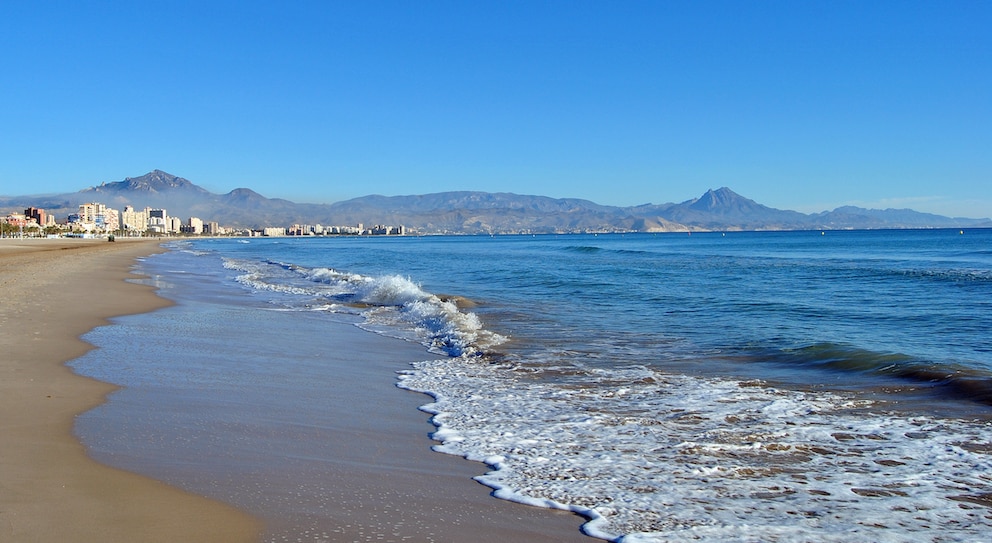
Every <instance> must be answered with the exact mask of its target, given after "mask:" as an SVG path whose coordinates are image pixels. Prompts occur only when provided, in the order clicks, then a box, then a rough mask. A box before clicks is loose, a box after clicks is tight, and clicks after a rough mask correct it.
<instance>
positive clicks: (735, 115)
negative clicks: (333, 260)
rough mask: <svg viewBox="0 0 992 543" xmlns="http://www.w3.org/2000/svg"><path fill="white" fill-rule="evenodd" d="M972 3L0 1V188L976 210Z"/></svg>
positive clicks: (990, 127) (984, 106) (989, 80)
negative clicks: (719, 196) (715, 199)
mask: <svg viewBox="0 0 992 543" xmlns="http://www.w3.org/2000/svg"><path fill="white" fill-rule="evenodd" d="M989 29H992V2H988V1H984V0H983V1H958V2H955V1H947V0H942V1H930V2H918V1H913V0H902V1H893V2H885V1H875V2H872V1H865V0H859V1H845V0H830V1H815V0H809V1H785V2H777V1H770V0H769V1H766V0H758V1H751V2H745V1H731V2H724V1H675V0H672V1H664V0H658V1H650V2H640V1H597V2H586V1H581V0H569V1H561V2H557V1H552V2H542V1H537V0H530V1H514V0H505V1H498V2H483V1H471V2H469V1H460V2H448V1H431V0H424V1H410V0H406V1H397V2H380V1H367V2H366V1H362V2H355V1H346V2H336V1H330V0H326V1H316V2H293V1H287V2H272V1H253V0H242V1H237V2H212V1H209V0H199V1H194V2H183V1H156V0H146V1H140V2H134V1H127V2H112V1H105V2H100V1H87V2H78V1H67V2H50V1H44V0H35V1H31V0H27V1H21V0H2V1H0V195H8V196H10V195H27V194H49V193H60V192H74V191H77V190H81V189H84V188H87V187H89V186H93V185H98V184H100V183H104V182H114V181H120V180H123V179H124V178H125V177H137V176H140V175H143V174H145V173H147V172H149V171H151V170H154V169H160V170H164V171H167V172H169V173H171V174H173V175H178V176H180V177H185V178H187V179H189V180H190V181H192V182H193V183H196V184H197V185H200V186H202V187H204V188H206V189H207V190H210V191H212V192H216V193H226V192H229V191H231V190H233V189H235V188H240V187H247V188H251V189H253V190H255V191H256V192H259V193H260V194H262V195H263V196H267V197H270V198H285V199H288V200H292V201H295V202H310V203H332V202H337V201H341V200H346V199H349V198H354V197H358V196H364V195H368V194H383V195H408V194H426V193H434V192H443V191H451V190H478V191H488V192H514V193H517V194H534V195H543V196H551V197H555V198H566V197H569V198H584V199H588V200H592V201H594V202H597V203H600V204H607V205H618V206H629V205H639V204H644V203H655V204H660V203H666V202H681V201H684V200H688V199H691V198H695V197H698V196H700V195H702V194H703V193H704V192H706V190H708V189H716V188H720V187H729V188H731V189H732V190H734V191H735V192H737V193H739V194H741V195H743V196H745V197H748V198H751V199H753V200H755V201H757V202H759V203H762V204H765V205H768V206H771V207H775V208H779V209H792V210H797V211H802V212H807V213H809V212H817V211H823V210H828V209H834V208H836V207H838V206H842V205H858V206H861V207H869V208H889V207H894V208H912V209H916V210H918V211H926V212H932V213H938V214H941V215H948V216H962V217H972V218H979V217H990V216H992V31H990V30H989Z"/></svg>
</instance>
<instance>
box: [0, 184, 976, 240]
mask: <svg viewBox="0 0 992 543" xmlns="http://www.w3.org/2000/svg"><path fill="white" fill-rule="evenodd" d="M87 202H99V203H103V204H106V205H107V206H109V207H113V208H117V209H122V208H123V207H124V206H127V205H131V206H134V207H136V208H139V209H141V208H144V207H152V208H156V209H165V210H166V211H167V212H168V214H169V215H172V216H178V217H183V218H187V217H198V218H201V219H203V220H204V221H214V222H217V223H220V224H222V225H224V226H229V227H235V228H245V227H254V228H257V227H264V226H288V225H291V224H323V225H351V224H357V223H363V224H390V225H404V226H406V227H407V228H408V229H410V230H411V231H415V232H419V233H452V234H479V233H550V232H633V231H637V232H673V231H675V232H677V231H686V230H697V231H704V230H806V229H880V228H963V227H971V228H974V227H992V220H990V219H988V218H985V219H966V218H952V217H943V216H940V215H933V214H928V213H919V212H917V211H913V210H910V209H885V210H877V209H864V208H858V207H851V206H845V207H841V208H837V209H835V210H833V211H824V212H822V213H814V214H804V213H799V212H797V211H789V210H781V209H774V208H771V207H768V206H765V205H762V204H759V203H757V202H755V201H754V200H751V199H749V198H745V197H744V196H741V195H739V194H737V193H735V192H734V191H732V190H731V189H729V188H726V187H723V188H720V189H716V190H709V191H707V192H706V193H705V194H703V195H702V196H700V197H699V198H695V199H692V200H687V201H685V202H681V203H666V204H645V205H640V206H631V207H616V206H605V205H600V204H597V203H595V202H591V201H588V200H582V199H577V198H549V197H546V196H531V195H520V194H512V193H489V192H471V191H462V192H441V193H435V194H422V195H409V196H381V195H370V196H363V197H361V198H355V199H351V200H346V201H342V202H336V203H330V204H298V203H295V202H291V201H289V200H284V199H280V198H267V197H265V196H262V195H261V194H258V193H257V192H255V191H253V190H251V189H248V188H238V189H235V190H232V191H231V192H228V193H227V194H215V193H212V192H210V191H207V190H206V189H203V188H202V187H200V186H198V185H196V184H195V183H193V182H191V181H190V180H188V179H184V178H182V177H179V176H176V175H173V174H170V173H167V172H164V171H161V170H154V171H151V172H149V173H147V174H145V175H142V176H140V177H133V178H132V177H127V178H124V179H123V180H121V181H115V182H107V183H101V184H100V185H98V186H93V187H89V188H86V189H83V190H80V191H78V192H74V193H67V194H57V195H43V196H0V210H6V211H22V210H23V209H24V208H27V207H38V208H42V209H45V210H46V211H48V212H49V213H54V214H55V215H56V216H62V217H64V216H65V215H67V214H69V213H75V212H76V211H77V209H78V206H79V204H81V203H87Z"/></svg>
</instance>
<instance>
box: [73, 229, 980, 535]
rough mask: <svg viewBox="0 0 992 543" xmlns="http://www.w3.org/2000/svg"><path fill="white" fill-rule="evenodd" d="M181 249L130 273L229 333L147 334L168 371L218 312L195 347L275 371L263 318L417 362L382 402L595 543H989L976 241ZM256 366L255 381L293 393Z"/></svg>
mask: <svg viewBox="0 0 992 543" xmlns="http://www.w3.org/2000/svg"><path fill="white" fill-rule="evenodd" d="M172 249H173V250H172V251H170V252H169V253H166V254H163V255H159V256H156V257H153V258H149V259H147V260H146V261H144V262H143V263H142V265H141V269H142V271H144V272H145V273H147V274H149V275H151V276H152V277H153V278H154V280H155V281H156V283H157V284H158V285H159V286H160V287H161V288H163V289H164V290H165V291H166V292H168V291H169V289H174V290H183V292H184V293H185V294H183V295H184V296H186V297H188V298H190V299H199V300H209V301H210V304H211V305H210V306H209V307H210V308H212V309H211V310H210V311H213V312H223V313H224V315H223V316H218V315H211V314H209V312H208V314H204V312H203V311H200V312H199V313H197V316H196V317H195V318H193V317H191V316H189V315H187V316H185V317H184V318H182V319H179V320H176V321H170V322H173V323H174V324H173V325H172V326H171V327H164V331H162V332H161V336H160V337H158V338H156V337H155V333H156V332H155V327H153V326H148V327H146V328H145V329H142V330H141V334H140V335H141V338H142V339H141V340H140V341H143V342H148V341H151V342H153V343H154V342H156V341H157V342H158V344H159V345H160V346H161V348H162V349H163V350H165V351H166V352H168V348H169V346H168V343H169V341H170V340H169V337H175V334H177V333H183V334H190V335H192V336H196V335H197V333H198V327H197V319H203V320H208V319H213V320H217V319H218V318H220V319H223V320H225V321H226V322H230V323H232V324H231V326H232V327H234V328H233V329H232V330H230V331H229V333H228V334H224V336H225V337H226V338H227V339H225V337H216V338H204V339H203V341H212V342H215V343H216V345H215V346H216V348H217V349H225V348H227V347H225V346H224V345H225V344H224V342H225V341H230V339H229V338H230V337H238V338H239V339H238V344H237V345H236V346H232V348H237V349H246V350H251V349H259V348H264V349H266V350H267V351H271V353H273V354H271V356H278V355H277V354H274V353H278V352H296V351H306V350H307V349H308V345H309V344H310V343H311V342H315V341H316V340H315V339H314V340H308V339H307V337H292V334H278V335H274V336H277V337H273V336H267V335H266V334H264V332H258V333H249V334H241V335H240V336H239V335H238V334H237V330H238V329H241V330H243V329H244V328H245V327H246V326H249V325H250V324H251V323H252V322H254V321H257V320H258V319H259V318H260V317H258V315H260V314H263V313H264V314H265V315H266V317H265V318H278V319H288V320H287V321H286V322H293V319H297V320H298V321H299V322H303V320H306V322H307V323H308V329H312V327H313V325H314V324H315V320H316V325H317V326H320V323H321V322H322V321H321V319H326V323H327V326H341V325H342V324H341V322H342V320H344V321H347V322H355V323H357V325H358V326H360V327H361V328H363V329H365V330H367V331H368V333H370V334H381V335H387V336H392V337H398V338H402V339H405V340H408V341H410V342H414V343H417V344H422V345H423V346H424V347H425V351H424V356H423V360H422V361H420V362H417V363H415V364H412V365H411V366H410V367H409V368H408V369H406V370H404V371H402V372H401V373H400V375H399V376H398V379H397V386H400V387H402V388H406V389H409V390H414V391H420V392H424V393H427V394H429V395H430V396H432V397H433V398H434V401H433V402H432V403H429V404H427V405H425V406H423V407H422V409H423V410H425V411H427V412H429V413H431V414H433V415H434V416H433V422H434V424H435V425H436V426H437V431H436V432H435V433H434V434H433V438H434V440H436V445H435V448H436V450H438V451H439V452H441V453H448V454H453V455H460V456H464V457H466V458H470V459H473V460H478V461H482V462H485V463H486V464H488V466H489V467H490V471H489V472H488V473H486V474H485V475H483V476H481V477H479V480H480V482H482V483H484V484H486V485H488V486H490V487H492V488H493V489H494V494H495V496H497V497H499V498H503V499H507V500H514V501H519V502H522V503H527V504H532V505H536V506H542V507H551V508H561V509H567V510H572V511H575V512H578V513H580V514H582V515H584V516H585V517H586V518H588V519H589V521H588V522H587V523H586V524H585V525H584V527H583V529H584V531H586V533H588V534H590V535H592V536H595V537H600V538H603V539H612V540H622V541H665V542H670V541H714V542H716V541H720V542H725V541H776V542H803V541H843V542H852V541H865V542H869V541H871V542H878V541H894V542H895V541H907V542H909V541H913V542H918V541H982V540H986V539H985V538H987V536H988V532H989V530H990V529H992V230H965V231H958V230H953V231H951V230H928V231H857V232H854V231H852V232H767V233H741V232H728V233H694V234H692V235H687V234H684V233H683V234H656V235H654V234H637V235H598V236H597V235H560V236H554V235H544V236H496V237H474V236H473V237H423V238H417V237H405V238H384V237H380V238H357V237H354V238H353V237H348V238H344V237H342V238H313V239H307V238H280V239H259V238H253V239H241V240H238V239H210V240H197V241H189V242H187V241H183V242H176V243H173V244H172ZM177 323H178V324H177ZM177 326H180V327H186V328H183V329H182V330H177V329H176V327H177ZM286 328H287V327H286V326H285V325H281V327H280V328H279V329H280V330H285V329H286ZM122 333H125V332H124V331H122V329H120V328H118V329H114V330H110V331H108V332H107V335H108V336H109V335H110V334H116V337H118V338H119V337H120V336H121V334H122ZM95 334H96V335H95V336H94V337H93V338H91V341H93V342H94V343H96V344H97V345H100V344H101V339H100V337H99V336H100V334H101V332H99V331H98V332H95ZM246 336H247V337H246ZM149 338H151V339H149ZM119 344H120V341H118V343H116V344H115V345H118V347H117V349H118V350H120V349H121V347H120V346H119ZM100 352H102V354H93V355H92V356H91V357H90V358H87V357H84V358H83V359H81V360H80V361H78V362H77V363H76V364H75V367H76V368H77V371H80V372H82V373H86V374H90V375H93V376H96V377H99V378H102V379H105V380H108V381H112V382H119V383H121V384H124V385H128V384H129V382H142V381H148V380H154V379H155V376H156V375H157V374H160V373H162V372H167V373H170V374H176V375H182V374H183V371H182V370H181V368H182V367H183V366H182V365H183V364H184V361H183V360H182V356H181V354H180V353H175V354H177V356H173V357H170V359H169V363H168V369H167V370H166V369H163V366H162V365H158V366H157V367H156V365H152V366H151V367H144V366H143V365H142V364H139V363H136V362H126V363H125V362H120V363H118V364H105V363H104V364H96V363H95V362H94V358H93V357H96V358H101V357H102V358H104V359H105V358H106V357H107V354H108V353H107V351H106V349H101V350H99V351H95V353H100ZM110 354H111V355H113V353H112V352H111V353H110ZM308 356H311V357H313V358H315V359H319V356H320V355H319V352H315V353H310V354H308ZM117 358H118V359H119V360H132V358H131V357H130V356H128V355H127V353H118V354H117ZM233 358H237V357H233ZM189 363H190V364H197V365H199V366H203V367H197V368H196V370H197V375H199V376H201V377H199V378H200V379H203V382H202V383H198V384H197V385H196V386H202V387H204V388H207V387H209V388H214V389H215V388H222V387H224V386H225V384H226V383H229V382H231V381H233V380H235V379H244V378H245V377H244V375H243V373H239V369H238V366H237V365H233V364H229V363H228V362H225V361H223V360H219V361H211V362H210V363H204V362H203V361H202V360H199V359H197V360H196V361H195V362H189ZM275 367H276V368H277V367H278V366H275ZM177 368H180V369H177ZM313 371H314V372H318V373H319V371H320V369H319V364H317V365H316V366H315V368H314V369H313ZM270 373H271V374H267V375H263V376H261V377H259V376H257V375H256V374H254V373H253V374H252V375H255V377H253V378H258V379H264V380H266V382H268V383H270V382H271V381H272V380H278V381H279V382H280V383H282V382H284V383H285V385H284V386H286V387H290V389H291V388H292V387H294V386H300V387H302V383H297V384H296V385H294V381H293V378H291V377H289V376H286V375H281V374H279V371H278V369H274V370H271V371H270ZM301 379H303V378H301ZM306 379H310V377H307V378H305V379H304V380H306ZM239 386H244V384H243V383H242V384H239ZM195 389H196V387H193V390H195ZM194 396H195V395H194ZM190 401H195V397H191V398H190ZM113 402H114V400H113V399H112V400H111V402H110V403H111V404H113ZM217 416H218V417H223V414H222V413H221V414H218V415H217ZM97 418H98V417H97ZM93 424H97V423H93ZM135 424H140V423H139V422H136V423H135ZM156 424H159V425H160V424H162V422H161V421H155V420H153V421H149V422H148V423H147V425H149V426H154V425H156ZM108 431H109V430H106V429H105V430H104V433H106V432H108ZM136 431H138V432H140V430H134V429H133V428H132V430H130V433H132V434H133V433H134V432H136ZM279 438H280V439H283V440H285V441H287V442H289V443H291V442H293V440H294V439H299V438H297V437H294V435H293V434H292V433H291V432H287V433H286V435H285V436H280V437H279ZM218 439H244V436H240V435H239V434H238V432H237V429H236V428H234V429H231V431H230V435H227V436H226V437H224V436H222V437H218ZM84 441H85V436H84ZM103 447H104V448H108V447H109V448H110V449H113V447H114V445H113V444H111V445H103ZM121 447H122V448H124V447H125V445H121ZM221 449H223V445H222V444H221V443H219V444H218V454H221V453H220V450H221ZM236 463H237V460H235V459H225V460H224V461H223V462H220V465H218V466H217V469H218V470H220V471H225V470H228V471H230V470H234V471H236V469H235V468H233V467H231V466H232V465H235V464H236ZM230 476H231V477H237V476H239V475H238V474H237V473H231V474H230ZM192 486H193V487H195V485H192ZM298 491H299V492H311V493H314V494H315V495H319V494H320V492H321V490H320V489H301V490H298ZM318 499H319V497H318Z"/></svg>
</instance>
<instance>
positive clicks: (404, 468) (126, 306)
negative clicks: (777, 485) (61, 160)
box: [0, 240, 594, 543]
mask: <svg viewBox="0 0 992 543" xmlns="http://www.w3.org/2000/svg"><path fill="white" fill-rule="evenodd" d="M158 250H159V247H158V245H157V243H156V242H133V241H122V242H119V243H107V242H105V241H102V242H98V241H88V240H65V241H59V240H36V241H19V240H0V330H2V336H0V346H2V352H3V353H4V356H3V359H2V360H0V372H2V373H0V375H2V380H0V387H2V388H0V405H2V406H3V408H2V410H0V413H2V415H0V431H2V432H3V439H2V444H3V445H2V454H0V541H8V540H9V541H51V540H71V541H83V542H85V541H104V542H106V541H110V542H114V541H258V540H263V539H265V538H266V534H269V535H270V536H271V535H272V534H273V533H279V532H280V530H281V529H282V528H283V527H282V526H280V523H281V522H285V521H286V519H284V518H283V517H281V514H280V513H279V511H277V510H267V509H266V508H265V507H261V508H259V507H256V504H253V503H250V502H244V503H239V504H238V505H239V506H241V507H243V508H244V509H245V510H246V511H251V513H252V514H251V515H250V514H249V513H246V512H243V511H241V510H239V509H236V508H234V507H233V506H229V505H226V504H224V503H221V502H219V501H212V500H210V499H207V498H204V497H200V496H197V495H193V494H190V493H187V492H184V491H182V490H178V489H176V488H173V487H171V486H169V485H167V484H165V483H162V482H159V481H157V480H156V479H154V478H150V477H145V476H142V475H136V474H133V473H130V472H127V471H122V470H119V469H114V468H110V467H106V466H104V465H103V464H100V463H98V462H96V461H95V460H92V459H91V458H90V457H89V456H88V455H87V451H86V449H85V448H84V447H83V446H82V445H81V444H80V443H79V441H78V440H77V438H76V437H74V435H73V424H74V420H75V419H76V417H77V415H79V414H80V413H83V412H85V411H87V410H89V409H91V408H93V407H94V406H97V405H99V404H101V403H102V402H103V401H104V399H105V397H106V395H107V394H108V393H110V392H111V391H113V390H115V388H114V387H113V386H111V385H108V384H105V383H101V382H99V381H95V380H91V379H87V378H84V377H80V376H78V375H76V374H74V373H73V372H72V371H71V370H70V369H69V368H67V367H66V366H65V365H64V364H65V362H67V361H69V360H73V359H76V358H78V357H80V356H82V355H83V354H85V353H86V352H87V350H89V349H92V346H91V345H89V344H87V343H85V342H83V341H81V340H79V339H78V338H79V336H80V335H82V334H84V333H86V332H87V331H89V330H91V329H93V328H94V327H96V326H100V325H101V324H104V323H106V320H105V319H106V318H108V317H111V316H120V315H127V314H140V313H146V312H149V311H152V310H154V309H156V308H162V307H166V306H167V305H168V304H169V302H168V301H167V300H165V299H163V298H161V297H159V296H157V295H156V294H155V292H154V289H152V288H151V287H146V286H142V285H138V284H134V283H129V282H126V281H125V280H124V279H125V278H127V277H128V275H129V269H130V268H131V265H132V264H133V262H134V259H135V258H137V257H140V256H143V255H148V254H151V253H153V252H156V251H158ZM334 328H335V331H334V337H335V338H336V341H337V342H339V344H345V345H349V346H350V348H349V349H344V350H341V352H340V353H337V354H334V355H329V357H328V358H326V359H325V361H324V363H328V364H335V365H340V369H339V372H340V375H341V381H340V382H339V383H338V384H336V385H333V386H337V387H339V388H338V389H333V390H331V389H328V392H329V395H330V396H333V397H335V398H338V399H339V401H340V413H339V415H340V416H338V415H335V416H333V417H331V418H332V419H336V420H339V422H335V423H333V424H334V425H335V427H334V428H333V429H332V430H333V431H335V432H338V433H343V434H345V435H348V436H349V439H346V440H343V441H340V442H338V443H336V444H334V445H333V447H332V448H333V451H331V453H332V454H330V457H331V459H329V460H327V461H326V462H325V465H326V466H327V467H328V468H330V469H329V471H328V472H327V473H326V474H324V475H321V478H322V480H323V483H326V486H327V488H328V493H327V495H326V496H325V497H324V498H325V499H326V500H327V501H328V502H329V503H333V504H336V505H335V506H334V507H333V509H334V511H335V512H334V513H333V515H331V516H330V517H329V519H328V520H329V521H330V523H331V524H332V525H331V526H325V528H324V529H323V531H324V532H325V533H326V534H327V537H326V538H322V539H321V540H326V541H356V540H364V539H365V538H367V537H368V536H369V535H370V534H371V533H373V532H375V533H378V534H380V535H381V536H383V537H385V539H382V537H380V539H382V540H397V541H399V540H403V541H491V542H494V543H497V542H506V541H547V542H551V541H576V542H580V541H594V540H593V539H591V538H589V537H587V536H584V535H583V534H582V533H581V532H580V530H579V526H580V525H581V524H582V522H583V519H581V518H580V517H578V516H576V515H574V514H571V513H567V512H563V511H552V510H547V509H541V508H535V507H528V506H523V505H519V504H515V503H510V502H506V501H502V500H498V499H495V498H493V497H491V496H490V495H489V493H490V490H489V489H488V488H486V487H484V486H482V485H480V484H479V483H477V482H475V481H473V480H472V477H473V476H475V475H480V474H482V473H484V472H485V471H486V467H485V466H484V465H482V464H477V463H474V462H468V461H465V460H463V459H460V458H457V457H453V456H448V455H444V454H440V453H435V452H432V451H431V450H430V445H431V442H430V440H429V439H428V438H427V434H428V433H429V432H430V431H431V429H432V426H431V425H430V424H429V423H428V416H427V415H426V414H424V413H422V412H419V411H417V409H416V407H417V406H418V405H422V404H424V403H428V401H429V398H428V397H426V396H423V395H420V394H415V393H411V392H408V391H404V390H400V389H398V388H396V387H395V371H397V370H398V369H402V368H403V367H405V364H407V363H408V362H410V361H412V360H417V359H420V358H422V357H423V354H424V353H423V350H422V348H420V347H419V346H415V345H412V344H408V343H404V342H400V341H398V340H396V341H392V340H389V341H384V340H383V338H380V337H378V336H375V335H373V334H368V333H366V332H362V331H360V330H358V329H356V328H354V327H352V326H349V325H345V324H342V325H341V326H340V327H334ZM349 353H351V354H349ZM354 353H363V354H362V355H361V358H363V359H364V361H363V363H362V364H361V365H358V366H356V365H354V364H352V363H351V361H353V360H354V358H355V356H356V355H355V354H354ZM348 368H352V369H351V370H349V369H348ZM329 386H330V385H329ZM369 398H376V401H374V402H372V403H368V402H367V399H369ZM117 401H125V400H124V399H123V398H122V399H121V400H115V402H117ZM358 402H364V403H367V405H366V406H365V407H363V410H364V412H363V416H362V417H361V419H360V420H357V419H355V418H354V417H348V416H346V415H347V414H348V412H350V410H351V409H353V406H354V405H356V404H357V403H358ZM128 409H136V410H138V409H142V406H141V405H132V406H131V407H129V408H128ZM332 410H333V411H334V412H335V413H338V409H337V408H334V409H332ZM349 419H350V420H349ZM383 435H389V436H390V439H388V440H385V441H384V440H382V439H381V436H383ZM98 457H99V456H98ZM155 463H156V460H155V459H154V458H152V459H149V460H147V461H146V465H144V466H142V465H138V466H134V467H133V468H132V469H133V470H134V471H139V472H142V473H148V474H151V475H153V476H154V477H158V478H160V479H165V480H168V479H169V477H168V474H166V473H162V474H161V476H160V475H159V471H158V469H159V467H158V466H156V465H155ZM203 469H208V470H209V469H210V468H209V467H207V468H203ZM233 484H238V483H237V482H234V483H232V485H233ZM265 484H271V483H265ZM234 488H235V487H233V486H232V489H234ZM290 490H291V489H290ZM233 493H234V494H238V491H237V490H236V489H235V490H234V491H233ZM225 501H229V502H232V503H237V502H238V500H228V499H226V498H225ZM401 526H402V527H401ZM387 527H389V530H386V528H387ZM384 530H385V531H384ZM391 531H396V533H395V534H391V533H389V532H391Z"/></svg>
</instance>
